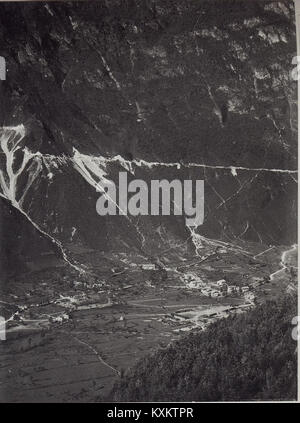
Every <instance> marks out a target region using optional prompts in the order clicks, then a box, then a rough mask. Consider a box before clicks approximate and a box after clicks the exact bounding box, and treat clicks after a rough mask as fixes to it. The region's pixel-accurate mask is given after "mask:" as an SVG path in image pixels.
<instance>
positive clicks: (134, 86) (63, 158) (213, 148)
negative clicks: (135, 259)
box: [0, 0, 297, 254]
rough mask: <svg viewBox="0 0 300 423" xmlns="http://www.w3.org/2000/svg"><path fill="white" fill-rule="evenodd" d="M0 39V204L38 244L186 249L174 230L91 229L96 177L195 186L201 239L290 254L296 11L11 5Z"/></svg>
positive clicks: (144, 4)
mask: <svg viewBox="0 0 300 423" xmlns="http://www.w3.org/2000/svg"><path fill="white" fill-rule="evenodd" d="M213 3H214V4H213ZM0 34H1V35H0V40H1V55H2V56H3V57H5V59H6V63H7V70H8V73H7V80H6V81H1V85H0V111H1V114H0V117H1V125H2V126H3V129H2V130H1V133H0V136H1V149H0V151H1V155H0V156H1V157H0V166H1V170H2V173H1V175H2V177H1V194H2V196H4V197H5V198H6V199H7V200H8V201H9V202H10V203H11V204H12V206H14V207H15V208H16V209H18V210H19V211H20V210H22V211H23V213H25V214H26V215H27V218H28V219H29V220H30V221H31V222H34V223H35V225H36V226H37V228H38V229H40V230H41V233H42V234H43V235H45V233H46V234H47V235H49V236H50V238H52V239H53V240H54V241H55V242H58V243H59V245H60V246H63V248H67V249H68V248H69V247H70V246H72V245H85V246H88V247H91V248H95V249H99V250H122V249H124V250H126V249H132V248H134V249H136V250H137V251H141V250H142V251H144V252H145V251H146V252H148V253H149V254H153V252H155V253H157V252H159V251H163V250H164V249H165V248H166V243H167V245H170V244H171V245H175V244H176V243H180V242H183V241H184V240H185V239H187V238H189V236H190V232H189V230H188V229H187V228H186V226H185V224H184V219H183V218H181V217H170V218H169V217H148V216H147V217H142V218H130V219H126V218H125V217H121V216H120V217H105V218H101V217H100V216H98V215H97V213H96V208H95V206H96V200H97V198H98V194H97V192H96V190H95V185H96V184H97V183H98V182H99V180H100V179H101V177H102V175H103V172H104V173H105V174H106V177H108V178H110V179H113V180H117V173H118V172H119V171H125V170H129V171H130V172H129V174H130V177H131V178H141V179H144V180H146V181H150V180H151V179H160V178H167V179H170V180H172V179H175V178H177V179H180V180H183V179H204V180H205V211H206V217H205V220H204V224H203V225H202V226H200V227H198V228H197V233H198V234H201V236H203V237H208V238H215V239H221V240H223V241H226V242H235V241H240V240H249V241H254V242H261V243H266V244H277V243H281V244H284V243H286V244H290V243H292V242H294V241H295V239H296V189H297V181H296V176H297V173H296V172H294V170H295V169H296V167H297V160H296V157H297V105H296V82H294V81H292V80H291V78H290V71H291V69H292V57H293V56H294V55H296V40H295V24H294V10H293V4H292V3H291V2H288V1H282V2H272V3H268V2H261V1H226V2H225V1H215V2H212V1H207V2H199V1H191V2H182V1H179V0H178V1H177V0H175V1H161V0H156V1H115V0H112V1H103V2H78V3H76V2H72V3H71V2H70V3H49V4H41V3H29V4H9V3H7V4H1V5H0ZM115 156H118V157H117V158H116V157H115ZM141 159H142V160H144V162H140V160H141ZM10 163H12V166H11V167H9V164H10ZM169 163H173V165H172V166H170V165H168V164H169ZM199 165H200V166H199ZM5 207H7V206H5ZM4 215H5V213H4ZM194 237H195V235H194ZM196 238H197V237H196ZM202 239H203V238H202ZM192 240H193V238H192ZM194 242H195V239H194ZM188 245H189V244H188ZM190 246H192V243H190ZM58 249H60V248H58Z"/></svg>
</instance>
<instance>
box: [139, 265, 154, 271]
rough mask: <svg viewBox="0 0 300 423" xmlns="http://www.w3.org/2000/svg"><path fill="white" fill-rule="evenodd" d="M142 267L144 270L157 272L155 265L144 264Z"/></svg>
mask: <svg viewBox="0 0 300 423" xmlns="http://www.w3.org/2000/svg"><path fill="white" fill-rule="evenodd" d="M141 267H142V269H143V270H155V269H156V266H155V264H153V263H144V264H142V266H141Z"/></svg>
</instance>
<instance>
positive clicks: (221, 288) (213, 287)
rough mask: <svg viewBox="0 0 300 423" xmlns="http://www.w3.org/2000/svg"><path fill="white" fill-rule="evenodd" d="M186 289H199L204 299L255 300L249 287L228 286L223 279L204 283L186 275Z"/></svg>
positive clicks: (190, 275)
mask: <svg viewBox="0 0 300 423" xmlns="http://www.w3.org/2000/svg"><path fill="white" fill-rule="evenodd" d="M183 279H184V282H185V284H186V287H187V288H194V289H199V290H200V291H201V293H202V294H203V295H204V296H206V297H212V298H218V297H226V296H227V295H244V297H245V299H247V300H249V301H254V300H255V295H254V294H253V292H251V288H252V287H250V286H249V285H245V286H241V287H240V286H237V285H229V284H228V282H227V281H226V280H225V279H220V280H218V281H217V282H214V283H210V284H207V283H204V282H203V281H202V279H201V278H199V277H198V276H196V275H194V274H192V273H186V274H185V275H184V276H183Z"/></svg>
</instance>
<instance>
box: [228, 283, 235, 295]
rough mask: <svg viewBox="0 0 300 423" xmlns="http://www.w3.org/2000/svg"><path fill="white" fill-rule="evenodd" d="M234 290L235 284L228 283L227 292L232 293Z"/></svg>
mask: <svg viewBox="0 0 300 423" xmlns="http://www.w3.org/2000/svg"><path fill="white" fill-rule="evenodd" d="M234 292H236V286H235V285H229V286H228V288H227V293H228V294H232V293H234Z"/></svg>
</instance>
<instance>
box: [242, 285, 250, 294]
mask: <svg viewBox="0 0 300 423" xmlns="http://www.w3.org/2000/svg"><path fill="white" fill-rule="evenodd" d="M249 289H250V288H249V286H242V287H241V291H242V293H245V292H248V291H249Z"/></svg>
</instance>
